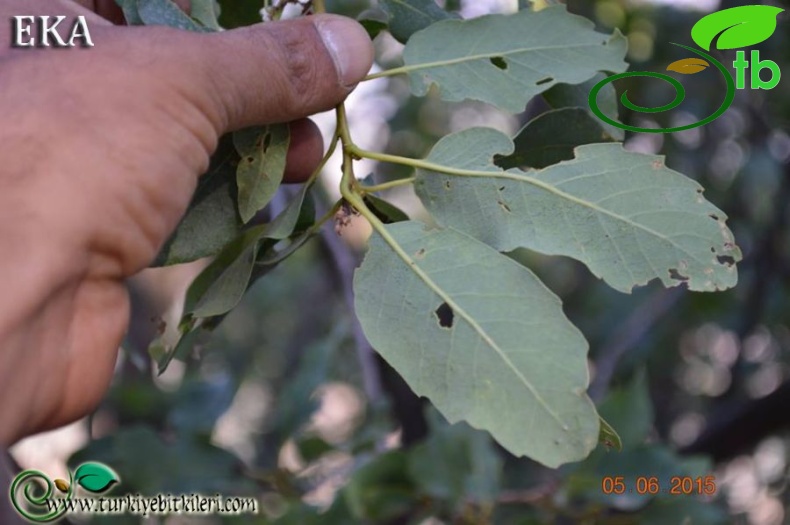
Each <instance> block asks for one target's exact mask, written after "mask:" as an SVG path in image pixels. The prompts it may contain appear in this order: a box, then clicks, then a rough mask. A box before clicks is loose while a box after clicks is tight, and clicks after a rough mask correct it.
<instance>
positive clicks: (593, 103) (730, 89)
mask: <svg viewBox="0 0 790 525" xmlns="http://www.w3.org/2000/svg"><path fill="white" fill-rule="evenodd" d="M672 44H673V45H676V46H678V47H682V48H683V49H687V50H688V51H691V52H692V53H695V54H697V55H699V56H701V57H703V58H705V59H706V60H708V61H710V62H711V63H712V64H713V65H715V66H716V68H717V69H718V70H719V71H720V72H721V74H722V75H723V76H724V80H725V81H726V82H727V94H726V96H725V97H724V102H722V103H721V106H719V109H717V110H716V112H715V113H713V114H712V115H710V116H709V117H707V118H705V119H703V120H700V121H699V122H695V123H693V124H688V125H686V126H678V127H675V128H640V127H637V126H629V125H627V124H623V123H622V122H617V121H616V120H614V119H612V118H610V117H609V116H607V115H606V114H604V112H603V111H601V109H600V108H599V107H598V93H599V92H600V91H601V89H603V87H604V86H605V85H607V84H609V83H610V82H614V81H616V80H620V79H621V78H629V77H650V78H657V79H659V80H663V81H665V82H669V83H670V84H672V87H674V88H675V93H676V95H675V99H674V100H673V101H672V102H670V103H669V104H665V105H663V106H660V107H657V108H647V107H643V106H639V105H637V104H634V103H633V102H631V101H630V100H629V99H628V91H625V92H624V93H623V95H622V97H621V102H622V103H623V105H624V106H625V107H627V108H628V109H631V110H633V111H637V112H639V113H662V112H664V111H669V110H671V109H675V108H676V107H678V106H679V105H680V104H681V103H682V102H683V100H685V98H686V90H685V89H684V88H683V85H682V84H681V83H680V82H679V81H677V80H676V79H674V78H672V77H670V76H669V75H665V74H664V73H653V72H650V71H634V72H630V73H620V74H619V75H613V76H611V77H608V78H605V79H604V80H602V81H600V82H598V83H597V84H596V85H595V86H594V87H593V88H592V90H591V91H590V96H589V102H590V109H592V111H593V113H595V115H596V116H597V117H598V118H599V119H601V120H603V121H604V122H606V123H607V124H611V125H612V126H615V127H617V128H620V129H624V130H626V131H635V132H637V133H675V132H676V131H685V130H687V129H694V128H698V127H700V126H704V125H705V124H709V123H711V122H713V121H714V120H716V119H717V118H719V117H720V116H722V115H723V114H724V112H725V111H727V110H728V109H729V108H730V106H731V105H732V101H733V100H734V99H735V80H734V79H733V78H732V75H731V74H730V72H729V71H727V68H725V67H724V64H722V63H721V62H719V61H718V60H716V59H715V58H713V57H712V56H710V55H709V54H707V53H705V52H704V51H700V50H699V49H694V48H693V47H689V46H684V45H683V44H676V43H674V42H672Z"/></svg>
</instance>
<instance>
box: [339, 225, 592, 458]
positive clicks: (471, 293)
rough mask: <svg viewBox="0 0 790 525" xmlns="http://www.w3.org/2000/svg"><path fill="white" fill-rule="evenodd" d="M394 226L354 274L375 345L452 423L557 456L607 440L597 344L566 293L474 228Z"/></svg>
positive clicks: (535, 454) (524, 450) (523, 450)
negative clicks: (590, 343) (591, 363)
mask: <svg viewBox="0 0 790 525" xmlns="http://www.w3.org/2000/svg"><path fill="white" fill-rule="evenodd" d="M385 229H386V233H387V235H388V236H391V239H389V241H388V242H389V243H391V244H388V243H387V242H385V241H384V240H383V239H382V238H381V237H380V236H379V235H375V236H374V237H373V238H372V241H371V244H370V250H369V252H368V253H367V255H366V257H365V260H364V262H363V263H362V265H361V267H360V268H359V269H358V270H357V272H356V275H355V278H354V291H355V304H356V312H357V314H358V317H359V320H360V323H361V325H362V328H363V330H364V332H365V334H366V335H367V337H368V340H369V341H370V342H371V344H372V345H373V347H374V348H375V349H376V350H377V351H378V352H379V353H380V354H381V355H382V356H383V357H384V358H385V359H386V360H387V361H388V362H389V363H390V364H391V365H392V366H393V367H394V368H395V369H396V370H397V371H398V373H400V375H401V376H403V378H404V379H405V380H406V382H407V383H408V384H409V385H410V386H411V388H412V390H414V392H415V393H417V394H418V395H424V396H426V397H428V398H429V399H430V400H431V401H432V402H433V404H434V405H435V406H436V407H437V408H438V409H439V411H440V412H442V414H443V415H444V416H445V417H446V418H447V419H448V420H449V421H450V422H451V423H454V422H457V421H460V420H465V421H467V422H468V423H469V424H471V425H472V426H473V427H476V428H480V429H484V430H487V431H489V432H490V433H491V434H492V435H493V437H494V439H496V440H497V441H498V442H499V444H500V445H502V446H503V447H505V448H506V449H508V450H509V451H510V452H512V453H513V454H516V455H526V456H529V457H531V458H532V459H534V460H536V461H539V462H541V463H543V464H545V465H547V466H551V467H556V466H557V465H560V464H562V463H565V462H569V461H575V460H579V459H581V458H583V457H585V456H586V455H587V454H588V453H589V452H590V450H592V448H593V447H594V446H595V444H596V443H597V440H598V416H597V414H596V412H595V409H594V407H593V405H592V402H591V401H590V399H589V398H588V397H587V395H586V393H585V390H586V388H587V382H588V375H587V361H586V352H587V343H586V342H585V340H584V338H583V337H582V335H581V334H580V333H579V331H578V330H577V329H576V328H575V327H574V326H573V325H572V324H571V323H570V322H569V321H568V320H567V319H566V318H565V315H564V314H563V312H562V307H561V304H560V301H559V299H557V297H556V296H555V295H554V294H552V293H551V292H550V291H549V290H548V289H547V288H546V287H545V286H544V285H543V284H542V283H541V282H540V281H539V280H538V279H537V277H535V275H534V274H533V273H532V272H531V271H530V270H528V269H527V268H525V267H523V266H521V265H520V264H518V263H516V262H515V261H513V260H512V259H510V258H508V257H506V256H504V255H502V254H500V253H499V252H497V251H496V250H494V249H492V248H490V247H489V246H486V245H485V244H483V243H481V242H479V241H476V240H475V239H473V238H471V237H469V236H467V235H464V234H463V233H460V232H457V231H454V230H451V229H445V230H426V228H425V226H424V225H422V224H421V223H417V222H414V221H408V222H400V223H397V224H391V225H388V226H385ZM404 327H408V329H406V330H404Z"/></svg>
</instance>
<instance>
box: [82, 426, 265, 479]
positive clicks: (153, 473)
mask: <svg viewBox="0 0 790 525" xmlns="http://www.w3.org/2000/svg"><path fill="white" fill-rule="evenodd" d="M82 458H96V461H101V462H102V463H106V464H108V465H112V466H113V468H114V469H116V470H117V471H118V473H119V474H120V475H121V477H122V478H123V487H124V489H125V490H128V491H130V492H132V493H141V494H158V493H163V494H167V493H170V494H190V493H203V494H215V493H220V494H231V493H232V494H244V493H246V494H251V493H253V491H254V490H255V485H254V484H253V483H251V482H250V481H249V479H248V478H246V477H245V476H240V475H239V473H240V472H242V471H243V469H244V467H243V465H242V463H241V461H240V460H239V459H238V458H236V457H235V456H234V455H233V454H231V453H230V452H228V451H226V450H223V449H221V448H218V447H215V446H212V445H210V444H209V441H208V440H207V439H202V438H201V439H196V438H195V436H190V435H185V434H178V433H171V434H169V435H168V436H167V437H166V438H163V437H162V436H160V435H159V434H157V433H156V432H155V431H154V430H153V428H151V427H150V426H146V425H141V424H137V425H127V426H124V427H123V428H120V429H118V430H117V431H115V432H113V433H112V434H110V435H108V436H105V437H102V438H100V439H97V440H94V441H91V442H90V443H89V444H88V446H87V447H86V448H85V449H83V450H81V451H79V452H77V453H76V454H75V455H74V456H73V457H72V458H71V459H70V461H80V460H81V459H82ZM163 472H166V473H167V476H163V475H162V473H163Z"/></svg>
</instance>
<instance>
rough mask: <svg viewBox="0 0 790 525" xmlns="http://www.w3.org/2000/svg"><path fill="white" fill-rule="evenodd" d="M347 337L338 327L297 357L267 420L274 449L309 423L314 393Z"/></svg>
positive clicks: (345, 331) (313, 410) (344, 329)
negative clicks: (296, 365)
mask: <svg viewBox="0 0 790 525" xmlns="http://www.w3.org/2000/svg"><path fill="white" fill-rule="evenodd" d="M347 335H348V327H347V326H344V325H343V324H339V325H337V326H335V328H334V329H333V330H332V332H331V333H330V334H329V335H328V336H327V337H326V338H324V339H322V340H320V341H319V342H317V343H314V344H312V345H310V346H309V347H308V348H306V349H305V351H304V352H303V353H302V355H301V356H300V357H299V365H298V369H297V370H296V373H294V374H293V376H292V377H291V378H290V380H289V381H288V382H287V383H286V384H285V386H284V387H283V388H281V389H280V392H279V395H278V396H277V402H276V403H275V405H274V411H273V414H272V415H271V418H270V420H271V429H272V431H273V432H276V435H277V438H278V440H279V442H278V445H279V444H282V443H285V442H286V441H287V440H288V439H290V438H292V437H293V436H294V435H295V434H297V433H298V432H299V431H300V430H301V429H302V427H303V426H304V425H306V424H307V423H308V422H309V421H310V417H311V416H312V415H313V412H315V410H316V409H317V408H318V406H319V403H318V400H317V399H316V398H315V396H314V393H315V391H316V390H317V389H318V387H320V386H321V385H322V384H324V383H326V382H327V380H328V378H329V373H330V367H331V364H332V357H333V356H334V355H335V352H336V351H337V350H338V349H339V348H340V346H341V344H342V343H343V342H344V340H345V338H346V336H347Z"/></svg>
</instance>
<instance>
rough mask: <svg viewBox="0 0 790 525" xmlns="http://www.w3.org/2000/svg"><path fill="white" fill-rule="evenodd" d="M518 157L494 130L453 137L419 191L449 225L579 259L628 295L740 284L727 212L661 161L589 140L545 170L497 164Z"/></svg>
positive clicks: (437, 151) (499, 244)
mask: <svg viewBox="0 0 790 525" xmlns="http://www.w3.org/2000/svg"><path fill="white" fill-rule="evenodd" d="M512 152H513V142H512V141H511V140H510V139H509V138H508V137H507V136H506V135H504V134H502V133H500V132H498V131H495V130H492V129H488V128H473V129H469V130H466V131H462V132H460V133H456V134H453V135H449V136H447V137H445V138H443V139H442V140H440V141H439V142H438V143H437V144H436V146H435V147H434V148H433V150H432V151H431V153H430V155H429V156H428V158H427V159H426V160H427V164H426V169H421V170H418V174H417V181H416V182H415V189H416V191H417V194H418V196H419V197H420V199H421V200H422V202H423V204H424V205H425V206H426V207H427V208H428V210H429V211H430V212H431V214H432V215H433V216H434V217H435V218H436V220H437V221H438V222H439V223H440V224H441V225H447V226H452V227H453V228H455V229H458V230H461V231H463V232H466V233H468V234H469V235H472V236H473V237H475V238H477V239H480V240H481V241H483V242H485V243H486V244H488V245H490V246H492V247H494V248H496V249H497V250H500V251H512V250H515V249H516V248H529V249H532V250H535V251H538V252H541V253H545V254H548V255H566V256H568V257H573V258H574V259H577V260H579V261H581V262H583V263H585V264H586V265H587V266H588V267H589V268H590V270H591V271H592V272H593V273H594V274H595V275H596V276H598V277H600V278H602V279H603V280H605V281H606V282H607V283H608V284H609V285H610V286H612V287H613V288H616V289H617V290H621V291H624V292H630V290H631V289H632V288H633V287H634V286H640V285H643V284H646V283H647V282H649V281H650V280H652V279H655V278H659V279H660V280H661V282H662V283H664V285H666V286H678V285H680V284H683V283H685V284H686V285H687V286H688V288H689V289H691V290H699V291H714V290H723V289H727V288H731V287H733V286H734V285H735V284H736V282H737V280H738V274H737V270H736V268H735V263H736V262H737V261H739V260H740V259H741V253H740V250H739V249H738V247H737V246H736V245H735V243H734V239H733V235H732V233H731V232H730V230H729V229H728V228H727V226H726V224H725V219H726V215H725V214H724V212H722V211H721V210H719V209H718V208H716V207H715V206H713V205H712V204H710V203H709V202H707V201H706V200H705V199H703V197H702V191H703V190H702V188H701V187H700V186H699V184H697V183H696V182H694V181H692V180H690V179H688V178H687V177H684V176H683V175H681V174H679V173H677V172H675V171H672V170H670V169H668V168H667V167H666V166H665V165H664V161H663V158H662V157H657V156H652V155H642V154H638V153H630V152H628V151H625V150H624V149H623V147H622V145H621V144H590V145H586V146H579V147H578V148H576V158H575V159H574V160H571V161H567V162H562V163H560V164H555V165H553V166H550V167H548V168H545V169H543V170H538V171H535V170H529V171H520V170H516V169H511V170H508V171H503V170H501V169H500V168H498V167H497V166H495V165H494V163H493V162H492V160H493V158H494V157H495V156H496V155H498V154H499V155H509V154H511V153H512ZM441 170H449V171H451V172H453V173H454V174H453V175H447V174H445V173H442V172H441Z"/></svg>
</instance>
